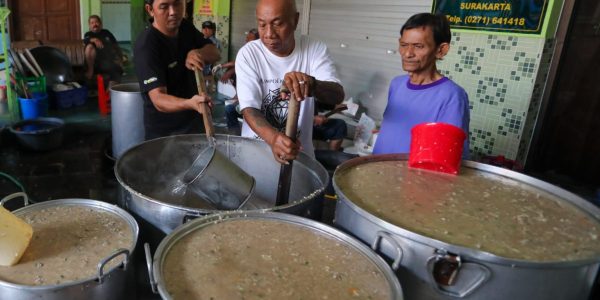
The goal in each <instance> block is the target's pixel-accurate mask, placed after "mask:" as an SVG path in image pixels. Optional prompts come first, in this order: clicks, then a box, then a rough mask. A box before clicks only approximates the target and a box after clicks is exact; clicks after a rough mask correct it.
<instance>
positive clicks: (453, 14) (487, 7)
mask: <svg viewBox="0 0 600 300" xmlns="http://www.w3.org/2000/svg"><path fill="white" fill-rule="evenodd" d="M548 2H549V0H512V1H511V0H433V9H432V10H433V13H436V14H443V15H446V16H447V17H448V21H450V27H452V28H458V29H474V30H489V31H500V32H514V33H530V34H540V33H541V32H542V26H543V24H544V17H545V15H546V10H547V7H548Z"/></svg>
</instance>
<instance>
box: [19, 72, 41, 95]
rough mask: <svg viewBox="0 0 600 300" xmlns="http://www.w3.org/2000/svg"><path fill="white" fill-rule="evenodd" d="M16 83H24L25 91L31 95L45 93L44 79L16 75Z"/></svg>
mask: <svg viewBox="0 0 600 300" xmlns="http://www.w3.org/2000/svg"><path fill="white" fill-rule="evenodd" d="M17 81H19V82H21V81H25V82H26V83H27V90H28V91H29V92H31V93H44V94H45V93H46V77H45V76H40V77H22V76H19V75H17Z"/></svg>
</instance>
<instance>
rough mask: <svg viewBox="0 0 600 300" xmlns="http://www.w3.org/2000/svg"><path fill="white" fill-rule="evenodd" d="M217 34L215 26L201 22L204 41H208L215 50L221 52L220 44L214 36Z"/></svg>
mask: <svg viewBox="0 0 600 300" xmlns="http://www.w3.org/2000/svg"><path fill="white" fill-rule="evenodd" d="M215 32H217V25H216V24H215V23H214V22H212V21H204V22H202V34H204V38H205V39H209V40H210V41H211V42H212V43H213V44H215V45H216V46H217V49H219V50H221V42H220V41H219V40H218V39H217V37H216V36H215Z"/></svg>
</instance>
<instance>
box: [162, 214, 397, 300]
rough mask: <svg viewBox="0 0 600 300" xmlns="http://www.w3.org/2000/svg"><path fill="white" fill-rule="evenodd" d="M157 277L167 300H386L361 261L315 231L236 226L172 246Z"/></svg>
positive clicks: (378, 276) (387, 290) (373, 270)
mask: <svg viewBox="0 0 600 300" xmlns="http://www.w3.org/2000/svg"><path fill="white" fill-rule="evenodd" d="M162 266H163V268H164V269H163V276H164V279H165V284H166V288H167V290H168V292H169V294H170V295H171V296H172V297H173V299H213V300H219V299H390V297H391V296H390V295H391V287H390V286H389V284H388V283H387V281H386V278H385V276H384V274H383V273H382V272H381V271H380V270H379V269H377V267H376V265H375V264H374V263H373V262H372V261H370V260H369V259H368V258H367V257H366V256H364V255H363V254H362V253H360V252H358V251H357V250H355V249H352V248H350V247H349V246H347V245H344V244H342V243H340V242H339V241H337V240H335V239H333V238H331V237H328V236H326V235H324V234H321V233H317V232H316V231H314V230H310V229H307V228H303V227H301V226H299V225H294V224H291V223H285V222H277V221H273V220H252V219H235V220H231V219H230V220H227V221H224V222H221V223H218V226H213V225H209V226H207V227H203V228H201V229H199V230H196V231H194V232H192V233H189V234H187V235H186V236H184V237H183V238H182V239H180V240H178V241H177V242H176V243H175V244H174V245H173V247H172V248H171V249H170V250H169V252H168V253H167V254H166V257H165V261H164V262H163V264H162Z"/></svg>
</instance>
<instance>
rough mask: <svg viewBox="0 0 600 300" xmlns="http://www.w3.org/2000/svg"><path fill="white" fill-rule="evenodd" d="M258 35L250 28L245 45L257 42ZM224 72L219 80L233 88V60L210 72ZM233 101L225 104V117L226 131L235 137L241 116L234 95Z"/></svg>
mask: <svg viewBox="0 0 600 300" xmlns="http://www.w3.org/2000/svg"><path fill="white" fill-rule="evenodd" d="M258 38H259V35H258V30H257V29H256V28H252V29H250V30H249V31H248V32H247V33H246V43H248V42H250V41H254V40H258ZM222 69H223V70H226V71H225V72H223V74H222V75H221V76H219V80H220V81H221V82H222V83H228V82H229V81H231V84H232V85H233V86H235V85H236V84H235V60H232V61H229V62H226V63H224V64H218V65H216V66H215V67H214V68H213V70H212V72H213V74H217V73H218V72H219V70H222ZM233 99H234V100H235V101H234V102H233V103H231V104H227V105H225V117H226V118H227V129H228V130H229V132H230V133H231V134H235V135H240V133H241V128H240V123H239V121H238V118H242V115H241V114H240V113H239V112H238V109H237V107H238V101H237V95H235V96H234V97H233Z"/></svg>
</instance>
